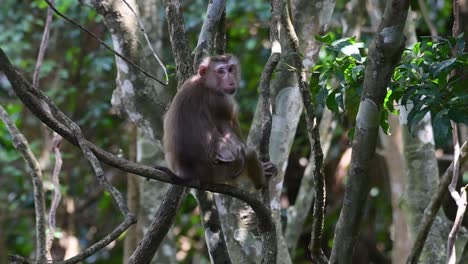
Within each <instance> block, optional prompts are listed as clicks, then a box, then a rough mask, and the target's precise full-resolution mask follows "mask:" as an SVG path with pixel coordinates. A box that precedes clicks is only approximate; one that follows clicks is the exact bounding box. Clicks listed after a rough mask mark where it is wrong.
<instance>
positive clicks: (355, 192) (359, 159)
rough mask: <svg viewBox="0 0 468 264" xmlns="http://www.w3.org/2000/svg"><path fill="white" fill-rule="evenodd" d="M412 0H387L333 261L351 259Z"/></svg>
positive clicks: (371, 54)
mask: <svg viewBox="0 0 468 264" xmlns="http://www.w3.org/2000/svg"><path fill="white" fill-rule="evenodd" d="M408 8H409V1H407V0H402V1H398V0H392V1H388V2H387V6H386V8H385V13H384V15H383V19H382V22H381V23H380V26H379V30H378V32H377V34H376V36H375V37H374V40H373V41H372V43H371V45H370V47H369V56H368V58H367V60H368V65H367V68H366V74H365V78H364V85H363V91H362V95H361V102H360V104H359V111H358V114H357V117H356V130H355V134H354V140H353V147H352V158H351V165H350V170H349V180H348V183H347V185H346V188H345V196H344V200H343V207H342V209H341V213H340V217H339V219H338V223H337V225H336V227H335V238H334V245H333V249H332V254H331V257H330V263H333V264H334V263H339V264H343V263H350V261H351V259H352V257H351V256H352V255H353V250H354V245H355V244H356V239H357V237H358V234H359V228H360V224H361V219H362V215H363V210H364V206H365V202H366V199H367V195H368V191H369V168H370V165H371V162H372V159H373V158H374V154H375V146H376V143H377V136H378V129H379V120H380V113H381V109H382V104H383V100H384V97H385V94H386V91H387V86H388V84H389V82H390V78H391V76H392V73H393V70H394V68H395V66H396V64H397V63H398V61H399V60H400V57H401V54H402V53H403V49H404V43H405V38H404V36H403V31H404V26H405V20H406V16H407V14H408Z"/></svg>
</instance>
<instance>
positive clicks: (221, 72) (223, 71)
mask: <svg viewBox="0 0 468 264" xmlns="http://www.w3.org/2000/svg"><path fill="white" fill-rule="evenodd" d="M216 71H217V72H218V73H219V74H225V73H226V70H224V68H218V69H217V70H216Z"/></svg>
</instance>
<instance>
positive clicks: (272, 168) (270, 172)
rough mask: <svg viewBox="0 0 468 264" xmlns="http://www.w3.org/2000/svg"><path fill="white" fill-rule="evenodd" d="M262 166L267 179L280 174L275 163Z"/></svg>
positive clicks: (265, 163)
mask: <svg viewBox="0 0 468 264" xmlns="http://www.w3.org/2000/svg"><path fill="white" fill-rule="evenodd" d="M262 166H263V172H264V174H265V177H267V178H270V177H273V176H276V174H278V168H276V165H275V164H273V162H271V161H267V162H262Z"/></svg>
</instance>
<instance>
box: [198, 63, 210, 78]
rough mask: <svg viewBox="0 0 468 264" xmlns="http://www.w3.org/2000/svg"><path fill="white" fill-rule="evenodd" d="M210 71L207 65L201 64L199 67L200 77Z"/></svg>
mask: <svg viewBox="0 0 468 264" xmlns="http://www.w3.org/2000/svg"><path fill="white" fill-rule="evenodd" d="M207 70H208V65H206V64H203V63H202V64H200V66H198V75H200V76H203V75H205V74H206V71H207Z"/></svg>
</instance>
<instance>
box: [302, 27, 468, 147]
mask: <svg viewBox="0 0 468 264" xmlns="http://www.w3.org/2000/svg"><path fill="white" fill-rule="evenodd" d="M316 39H317V40H319V41H321V42H323V43H324V44H325V45H324V48H323V49H322V53H321V59H320V61H319V63H317V64H316V65H315V66H314V67H313V69H312V74H311V78H310V89H311V91H312V94H313V95H314V100H315V102H314V103H315V104H317V105H318V106H324V105H326V106H327V107H328V108H329V109H330V110H332V111H333V112H335V113H340V114H342V113H344V114H345V115H346V116H347V117H348V118H352V119H353V120H354V118H355V116H356V113H357V108H358V105H359V100H360V94H361V91H362V84H363V81H364V75H365V66H366V53H365V52H366V47H365V45H364V43H362V42H356V40H355V39H354V38H343V39H337V40H336V39H335V37H334V35H333V34H332V33H329V34H327V35H325V36H317V37H316ZM464 48H465V43H464V41H463V35H460V36H459V37H456V38H455V37H446V38H444V37H437V38H435V39H432V38H426V37H423V38H422V40H421V41H420V42H417V43H416V44H415V45H414V46H413V47H412V48H411V49H406V50H405V51H404V53H403V55H402V58H401V61H400V63H399V64H398V65H397V66H396V68H395V71H394V73H393V76H392V79H391V82H390V85H389V87H388V90H387V94H386V97H385V101H384V111H382V116H381V122H380V125H381V127H382V128H383V129H384V130H385V131H388V128H389V127H388V123H387V118H388V114H389V113H393V114H399V112H400V111H399V110H400V109H401V107H405V108H406V110H408V116H407V120H406V121H407V124H408V129H409V131H410V133H413V132H414V131H415V129H416V127H417V125H418V124H419V123H420V121H421V120H422V119H423V117H424V116H425V115H426V114H427V113H431V114H432V116H433V120H432V122H433V128H434V134H435V138H436V142H438V143H442V142H443V140H444V139H446V138H450V133H451V126H450V121H454V122H456V123H465V124H468V94H467V93H466V85H467V83H466V80H467V76H466V70H465V72H464V69H466V66H467V64H468V62H467V58H468V54H467V53H465V52H464V51H463V50H464Z"/></svg>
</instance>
